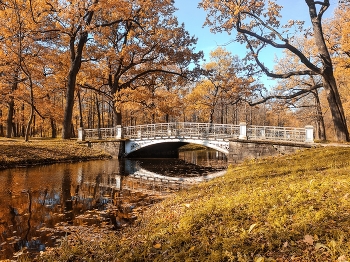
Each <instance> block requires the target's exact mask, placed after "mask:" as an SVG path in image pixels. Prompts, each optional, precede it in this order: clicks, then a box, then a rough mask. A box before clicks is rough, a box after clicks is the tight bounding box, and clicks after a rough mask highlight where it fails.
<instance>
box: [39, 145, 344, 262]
mask: <svg viewBox="0 0 350 262" xmlns="http://www.w3.org/2000/svg"><path fill="white" fill-rule="evenodd" d="M349 157H350V149H349V148H340V147H326V148H314V149H307V150H304V151H300V152H298V153H296V154H292V155H285V156H282V157H271V158H266V159H263V160H251V161H246V162H245V163H243V164H240V165H237V166H231V167H230V168H229V171H228V173H227V174H226V175H225V176H223V177H220V178H217V179H215V180H212V181H210V182H206V183H203V184H200V185H198V186H196V187H193V188H192V189H190V190H186V191H182V192H180V193H177V194H175V195H173V196H171V197H170V198H168V199H166V200H164V201H163V202H161V203H159V204H157V205H154V206H153V207H150V208H149V209H147V210H146V211H144V213H143V214H142V215H141V216H140V217H139V218H138V220H137V221H136V222H135V224H134V226H133V227H129V228H125V229H124V230H123V232H117V233H116V234H115V233H113V234H109V235H105V236H104V237H103V238H101V239H99V241H91V238H89V237H84V238H81V236H77V235H76V234H72V235H70V236H68V237H67V238H65V239H64V240H63V241H62V243H61V246H60V247H58V248H57V249H53V250H51V251H49V252H46V254H44V255H43V256H42V257H40V258H39V259H38V260H39V261H255V262H262V261H265V262H266V261H338V262H339V261H341V262H345V261H348V260H349V259H350V176H349V174H350V158H349ZM77 239H80V240H79V241H78V240H77Z"/></svg>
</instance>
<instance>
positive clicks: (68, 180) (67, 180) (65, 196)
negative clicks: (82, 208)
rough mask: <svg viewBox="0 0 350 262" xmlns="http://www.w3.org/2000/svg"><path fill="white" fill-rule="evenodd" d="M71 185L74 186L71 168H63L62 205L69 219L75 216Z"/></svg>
mask: <svg viewBox="0 0 350 262" xmlns="http://www.w3.org/2000/svg"><path fill="white" fill-rule="evenodd" d="M71 186H72V177H71V172H70V170H69V168H68V167H67V168H65V169H64V170H63V177H62V206H64V209H65V212H64V213H65V217H66V220H67V221H70V222H71V221H72V220H73V218H74V215H73V212H72V211H73V202H72V196H71Z"/></svg>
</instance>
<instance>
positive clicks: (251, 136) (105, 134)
mask: <svg viewBox="0 0 350 262" xmlns="http://www.w3.org/2000/svg"><path fill="white" fill-rule="evenodd" d="M121 129H122V130H121ZM84 133H85V138H87V139H92V138H95V139H98V138H99V139H108V138H118V137H119V138H120V137H121V134H123V136H124V138H126V139H132V140H133V139H151V138H152V139H157V138H164V137H176V138H179V137H184V138H197V139H206V140H208V139H210V140H229V139H244V140H269V141H288V142H297V143H312V142H313V127H312V126H306V127H305V128H294V127H277V126H254V125H252V126H247V125H245V123H241V124H240V125H230V124H210V123H191V122H172V123H158V124H148V125H137V126H128V127H123V128H119V129H118V128H116V127H113V128H101V129H99V130H98V129H85V130H84Z"/></svg>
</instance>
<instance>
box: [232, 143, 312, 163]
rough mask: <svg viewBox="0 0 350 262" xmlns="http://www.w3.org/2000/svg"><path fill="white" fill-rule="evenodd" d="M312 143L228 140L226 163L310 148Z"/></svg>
mask: <svg viewBox="0 0 350 262" xmlns="http://www.w3.org/2000/svg"><path fill="white" fill-rule="evenodd" d="M312 146H313V144H301V143H300V144H298V143H289V142H271V141H250V140H239V139H237V140H230V142H229V153H228V157H227V159H228V163H229V164H237V163H241V162H243V161H244V160H247V159H257V158H263V157H268V156H275V155H284V154H289V153H294V152H296V151H297V150H300V149H305V148H311V147H312Z"/></svg>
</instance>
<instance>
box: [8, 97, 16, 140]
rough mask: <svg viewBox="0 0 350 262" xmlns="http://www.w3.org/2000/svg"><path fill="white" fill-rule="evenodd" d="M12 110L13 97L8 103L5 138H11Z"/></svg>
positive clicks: (13, 106)
mask: <svg viewBox="0 0 350 262" xmlns="http://www.w3.org/2000/svg"><path fill="white" fill-rule="evenodd" d="M14 108H15V101H14V99H13V97H11V98H10V101H9V102H8V112H7V120H6V137H7V138H10V137H12V130H13V112H14Z"/></svg>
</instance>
